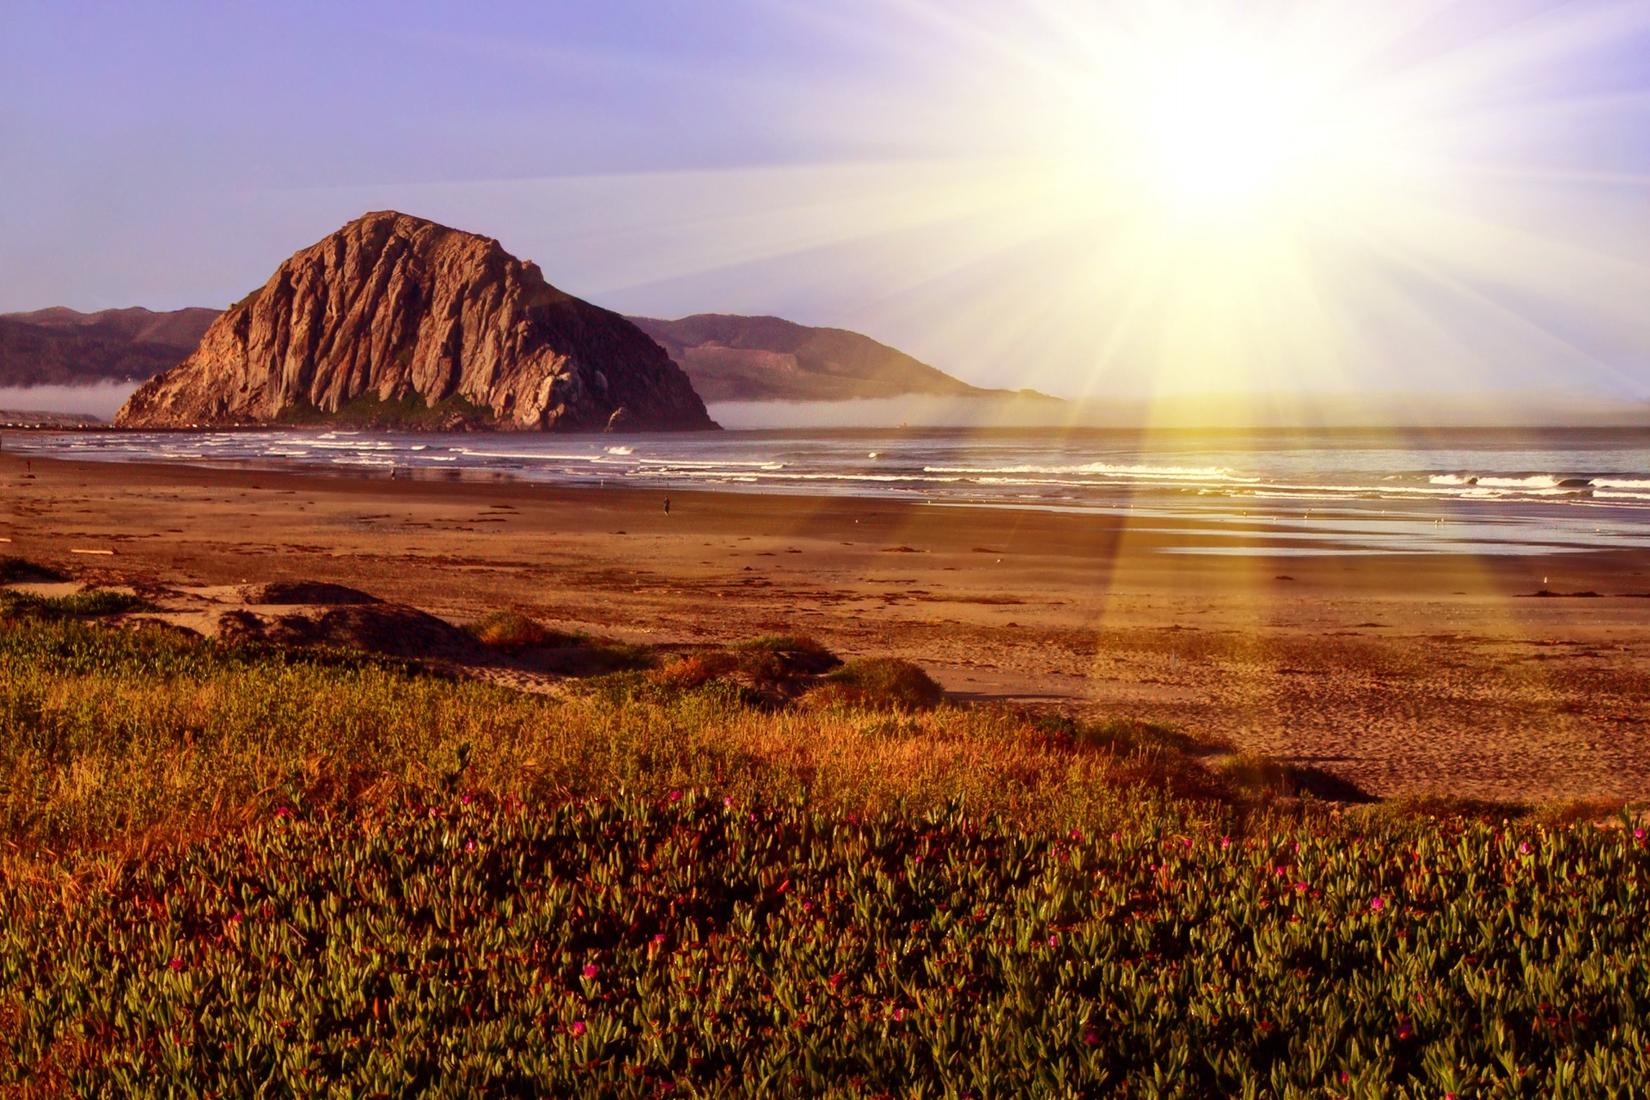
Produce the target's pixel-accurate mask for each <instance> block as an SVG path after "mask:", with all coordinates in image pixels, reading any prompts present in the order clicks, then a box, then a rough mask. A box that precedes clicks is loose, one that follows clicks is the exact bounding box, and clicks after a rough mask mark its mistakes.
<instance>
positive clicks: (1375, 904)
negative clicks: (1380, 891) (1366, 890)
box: [1369, 898, 1386, 912]
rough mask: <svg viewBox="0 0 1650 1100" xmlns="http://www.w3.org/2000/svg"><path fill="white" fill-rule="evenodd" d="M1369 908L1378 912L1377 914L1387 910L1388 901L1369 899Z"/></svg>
mask: <svg viewBox="0 0 1650 1100" xmlns="http://www.w3.org/2000/svg"><path fill="white" fill-rule="evenodd" d="M1369 907H1370V908H1371V909H1374V910H1376V911H1377V912H1378V911H1380V910H1382V909H1385V908H1386V899H1385V898H1370V899H1369Z"/></svg>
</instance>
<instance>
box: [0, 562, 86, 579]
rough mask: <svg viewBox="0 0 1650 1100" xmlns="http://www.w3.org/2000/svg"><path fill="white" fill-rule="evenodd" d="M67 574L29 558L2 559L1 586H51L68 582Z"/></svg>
mask: <svg viewBox="0 0 1650 1100" xmlns="http://www.w3.org/2000/svg"><path fill="white" fill-rule="evenodd" d="M68 579H69V578H68V576H67V574H65V573H63V572H62V571H61V570H57V569H53V568H52V567H51V566H49V565H41V564H40V563H39V562H33V561H29V560H28V559H27V558H15V557H0V584H24V583H33V584H49V583H52V582H54V581H66V580H68Z"/></svg>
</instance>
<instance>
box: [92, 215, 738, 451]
mask: <svg viewBox="0 0 1650 1100" xmlns="http://www.w3.org/2000/svg"><path fill="white" fill-rule="evenodd" d="M115 420H116V423H118V424H121V425H125V426H130V427H180V426H186V425H196V424H199V425H226V424H252V423H270V422H278V423H309V422H315V423H346V424H356V425H367V426H377V427H430V428H462V427H496V428H510V429H521V430H535V429H540V430H548V429H558V430H592V429H602V428H617V427H623V428H627V429H636V430H667V429H694V428H714V427H715V426H716V425H715V423H714V422H713V421H712V420H711V419H710V417H709V415H708V414H707V413H706V412H705V406H704V402H702V401H701V400H700V399H699V396H698V395H697V394H696V393H694V392H693V387H692V385H691V384H690V383H689V382H688V379H687V376H686V375H684V374H683V373H682V371H681V369H680V368H679V367H677V366H676V364H675V363H673V362H671V360H670V357H669V356H668V355H666V354H665V352H664V350H663V349H662V348H660V347H659V346H658V345H657V344H655V343H654V342H653V341H652V340H650V339H649V338H648V337H647V336H646V335H645V334H644V333H643V332H642V331H641V330H640V329H638V328H636V326H635V325H633V324H631V323H630V322H629V321H627V320H625V319H624V318H623V317H620V316H619V315H618V314H616V313H611V312H609V311H607V310H605V309H600V308H598V307H596V306H593V305H591V304H590V303H588V302H584V301H580V300H579V299H577V298H574V297H572V296H571V295H569V294H564V293H563V292H561V291H559V290H557V289H556V288H555V287H553V286H550V285H549V284H548V283H546V282H545V281H544V276H543V275H542V274H541V273H540V271H539V269H538V266H537V265H536V264H532V263H524V262H522V261H520V260H518V259H516V258H515V257H514V256H511V255H510V254H509V253H507V252H505V251H504V249H503V248H501V247H500V246H499V243H498V242H497V241H495V240H492V239H490V238H487V237H478V236H475V235H474V234H471V233H464V232H461V231H459V230H456V229H449V228H447V227H446V226H441V225H436V224H435V223H434V222H429V221H425V220H424V219H422V218H414V217H409V216H408V215H406V214H399V213H395V212H394V211H382V212H378V213H373V214H367V215H365V216H364V217H361V218H358V219H356V220H355V221H353V222H350V223H349V224H348V225H346V226H344V227H343V228H342V229H340V230H339V231H338V232H336V233H334V234H332V235H331V236H330V237H327V238H326V239H325V240H323V241H321V242H320V243H318V244H315V245H312V246H311V247H309V248H306V249H304V250H303V251H301V252H299V253H297V254H295V255H293V256H292V257H291V258H290V259H288V260H287V261H286V262H285V263H283V264H282V265H281V266H280V267H279V268H277V269H276V271H275V274H274V275H272V276H271V277H270V279H269V281H268V282H267V283H265V284H264V285H263V287H262V288H261V289H259V290H256V291H254V292H253V293H252V294H250V295H248V296H247V297H246V298H244V299H242V300H241V301H240V302H238V303H236V304H235V305H233V306H231V307H230V308H229V309H228V310H227V311H226V312H225V313H224V314H223V315H222V316H220V317H219V318H218V319H217V321H215V322H214V323H213V324H212V327H211V328H210V329H208V330H207V332H206V335H205V336H204V337H203V338H202V339H201V342H200V346H199V347H197V348H196V349H195V351H194V352H193V353H192V354H190V356H189V357H188V358H187V359H185V360H184V361H183V362H182V363H180V364H179V365H178V366H176V367H174V368H172V369H171V370H168V371H166V372H165V373H164V374H161V375H159V376H157V377H155V378H154V379H152V380H150V381H149V382H148V383H146V384H145V385H144V386H143V387H141V388H140V389H139V390H138V391H137V392H136V393H134V394H133V395H132V398H131V400H130V401H128V402H127V403H126V405H125V407H124V408H122V409H121V410H120V412H119V414H118V415H117V416H116V418H115Z"/></svg>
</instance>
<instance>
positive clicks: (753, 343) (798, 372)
mask: <svg viewBox="0 0 1650 1100" xmlns="http://www.w3.org/2000/svg"><path fill="white" fill-rule="evenodd" d="M630 320H631V321H633V322H634V323H635V324H636V326H637V327H638V328H640V329H641V330H642V331H643V332H645V333H647V334H648V335H649V336H651V337H653V339H655V340H657V341H658V342H659V343H660V344H661V345H662V346H663V347H664V349H665V350H666V351H667V352H669V353H670V357H671V358H672V359H674V360H676V362H677V363H679V364H680V365H681V367H682V369H683V370H685V371H686V372H687V375H688V378H690V379H691V380H692V381H693V388H694V389H696V390H698V391H699V396H700V397H703V398H704V399H705V400H706V401H846V400H851V399H855V398H868V397H903V396H907V395H912V394H921V395H925V396H931V397H1001V396H1007V395H1009V394H1010V393H1011V392H1012V391H1008V390H986V389H981V388H979V387H978V386H971V385H969V384H968V383H967V382H964V381H962V380H961V379H958V378H953V377H951V376H950V375H949V374H946V373H945V372H944V371H941V370H936V369H935V368H933V367H931V366H929V365H928V364H926V363H923V362H920V361H919V360H916V359H913V358H912V357H911V356H909V355H906V354H905V353H904V352H902V351H899V350H897V349H895V348H891V347H889V346H888V345H886V344H879V343H877V342H876V341H875V340H873V339H871V338H870V337H869V336H861V335H860V334H859V333H857V332H849V331H847V330H846V329H840V328H811V327H809V326H807V325H799V324H796V323H795V322H792V321H786V320H782V319H781V318H778V317H740V316H734V315H731V314H725V313H697V314H694V315H693V316H691V317H683V318H682V319H680V320H677V321H662V320H658V319H656V318H652V317H632V318H631V319H630Z"/></svg>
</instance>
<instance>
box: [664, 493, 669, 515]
mask: <svg viewBox="0 0 1650 1100" xmlns="http://www.w3.org/2000/svg"><path fill="white" fill-rule="evenodd" d="M665 515H667V516H668V515H670V498H669V497H666V498H665Z"/></svg>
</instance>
